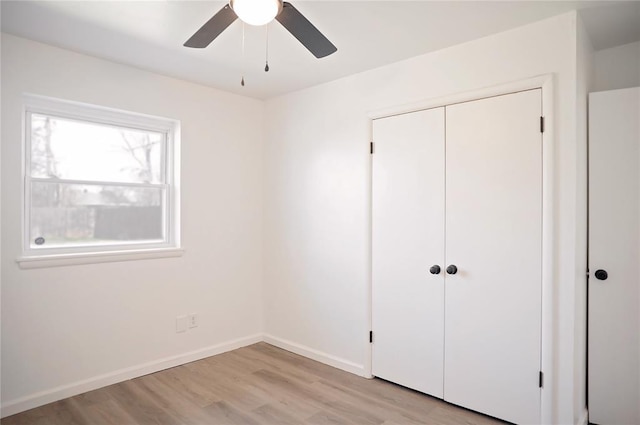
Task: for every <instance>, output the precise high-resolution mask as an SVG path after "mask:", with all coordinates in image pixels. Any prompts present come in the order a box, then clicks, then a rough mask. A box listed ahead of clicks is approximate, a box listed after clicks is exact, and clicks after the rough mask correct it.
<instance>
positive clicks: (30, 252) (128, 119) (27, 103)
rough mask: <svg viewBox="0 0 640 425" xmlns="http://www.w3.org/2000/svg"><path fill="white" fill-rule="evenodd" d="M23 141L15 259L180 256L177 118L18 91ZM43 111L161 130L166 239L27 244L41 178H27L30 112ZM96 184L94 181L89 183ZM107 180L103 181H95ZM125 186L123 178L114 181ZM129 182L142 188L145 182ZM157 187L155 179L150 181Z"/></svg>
mask: <svg viewBox="0 0 640 425" xmlns="http://www.w3.org/2000/svg"><path fill="white" fill-rule="evenodd" d="M23 105H24V107H23V119H22V122H23V125H22V128H23V138H22V139H23V140H22V142H23V143H22V152H23V161H22V195H23V202H22V256H21V257H20V258H18V260H17V261H18V263H19V264H20V267H22V268H33V267H51V266H61V265H71V264H87V263H100V262H110V261H123V260H137V259H146V258H164V257H175V256H180V255H182V253H183V250H182V249H181V247H180V191H179V176H180V169H179V164H180V122H179V121H177V120H173V119H168V118H162V117H155V116H150V115H144V114H139V113H134V112H128V111H122V110H117V109H112V108H106V107H101V106H96V105H89V104H84V103H79V102H71V101H66V100H60V99H54V98H49V97H44V96H37V95H30V94H25V95H24V96H23ZM32 114H43V115H49V116H54V117H59V118H64V119H71V120H76V121H81V122H82V121H84V122H89V123H95V124H102V125H112V126H117V127H124V128H131V129H136V130H143V131H154V132H160V133H163V134H164V135H165V143H164V152H163V154H162V167H163V173H164V176H165V178H164V181H163V183H162V184H161V186H164V188H165V192H164V193H165V196H166V199H165V201H164V202H165V207H164V210H163V226H164V229H163V230H164V235H165V239H164V240H163V241H162V242H143V243H137V242H122V243H116V244H104V245H102V244H96V245H85V246H73V247H70V246H69V247H52V248H31V241H30V239H31V237H30V236H31V235H30V223H31V221H30V214H31V205H30V202H31V182H32V181H46V180H47V179H39V178H32V177H31V115H32ZM65 183H75V184H86V183H88V182H86V181H82V180H66V179H65ZM89 183H91V184H96V182H89ZM98 183H103V184H108V182H98ZM113 183H114V184H117V185H122V186H127V185H128V184H127V183H122V184H121V183H115V182H113ZM131 186H136V187H141V186H144V184H134V185H131ZM149 186H150V187H158V184H154V185H149Z"/></svg>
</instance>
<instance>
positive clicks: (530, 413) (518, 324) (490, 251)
mask: <svg viewBox="0 0 640 425" xmlns="http://www.w3.org/2000/svg"><path fill="white" fill-rule="evenodd" d="M541 110H542V93H541V90H540V89H536V90H529V91H525V92H520V93H514V94H509V95H504V96H496V97H491V98H487V99H481V100H477V101H473V102H466V103H460V104H456V105H452V106H447V107H446V187H447V188H446V201H445V209H446V214H445V217H446V225H445V229H446V231H445V233H446V237H445V258H446V264H447V267H449V266H451V265H454V266H456V268H457V273H455V274H447V275H446V284H445V332H444V335H445V343H444V346H445V356H444V398H445V400H447V401H449V402H451V403H455V404H459V405H461V406H465V407H468V408H470V409H473V410H477V411H479V412H483V413H486V414H489V415H491V416H495V417H498V418H501V419H506V420H508V421H510V422H514V423H521V424H534V423H540V388H539V386H538V378H539V377H538V375H539V371H540V344H541V342H540V341H541V338H540V335H541V289H542V134H541V133H540V119H539V118H540V115H541Z"/></svg>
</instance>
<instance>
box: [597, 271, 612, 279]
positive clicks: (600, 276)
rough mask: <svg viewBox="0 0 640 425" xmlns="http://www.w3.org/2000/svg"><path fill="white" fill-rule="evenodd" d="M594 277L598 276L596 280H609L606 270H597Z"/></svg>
mask: <svg viewBox="0 0 640 425" xmlns="http://www.w3.org/2000/svg"><path fill="white" fill-rule="evenodd" d="M594 275H595V276H596V279H598V280H607V278H608V277H609V273H607V271H606V270H602V269H600V270H596V272H595V273H594Z"/></svg>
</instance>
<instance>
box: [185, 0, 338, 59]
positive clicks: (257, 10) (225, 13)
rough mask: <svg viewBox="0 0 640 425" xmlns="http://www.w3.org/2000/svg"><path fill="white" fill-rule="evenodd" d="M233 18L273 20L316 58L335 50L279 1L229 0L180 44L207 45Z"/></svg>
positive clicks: (259, 22)
mask: <svg viewBox="0 0 640 425" xmlns="http://www.w3.org/2000/svg"><path fill="white" fill-rule="evenodd" d="M237 18H240V20H241V21H243V22H244V23H246V24H249V25H266V24H268V23H269V22H271V21H272V20H274V19H276V20H277V21H278V22H280V23H281V24H282V26H283V27H285V28H286V29H287V30H288V31H289V32H290V33H291V34H292V35H293V36H294V37H295V38H297V39H298V41H300V43H302V45H303V46H304V47H306V48H307V50H309V51H310V52H311V53H313V55H314V56H315V57H316V58H323V57H325V56H328V55H330V54H332V53H334V52H335V51H337V50H338V49H337V48H336V46H334V45H333V44H332V43H331V42H330V41H329V40H328V39H327V37H325V36H324V35H323V34H322V33H321V32H320V31H318V29H317V28H316V27H315V26H313V24H312V23H311V22H309V20H307V18H305V17H304V16H303V15H302V14H301V13H300V12H298V10H297V9H296V8H295V7H293V5H292V4H291V3H288V2H286V1H283V0H229V4H227V5H225V6H224V7H223V8H222V9H220V11H218V13H216V14H215V15H213V17H212V18H211V19H209V20H208V21H207V22H206V23H205V24H204V25H203V26H202V27H201V28H200V29H199V30H198V31H196V33H195V34H193V35H192V36H191V38H190V39H189V40H187V42H186V43H184V46H185V47H195V48H204V47H207V46H208V45H209V44H210V43H211V42H212V41H213V40H215V38H216V37H218V36H219V35H220V34H221V33H222V31H224V30H225V29H226V28H227V27H228V26H229V25H231V24H232V23H233V22H234V21H235V20H236V19H237Z"/></svg>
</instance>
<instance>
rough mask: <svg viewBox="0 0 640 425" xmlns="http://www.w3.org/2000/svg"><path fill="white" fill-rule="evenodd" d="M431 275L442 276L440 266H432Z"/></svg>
mask: <svg viewBox="0 0 640 425" xmlns="http://www.w3.org/2000/svg"><path fill="white" fill-rule="evenodd" d="M429 273H431V274H440V266H439V265H437V264H436V265H435V266H431V268H430V269H429Z"/></svg>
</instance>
